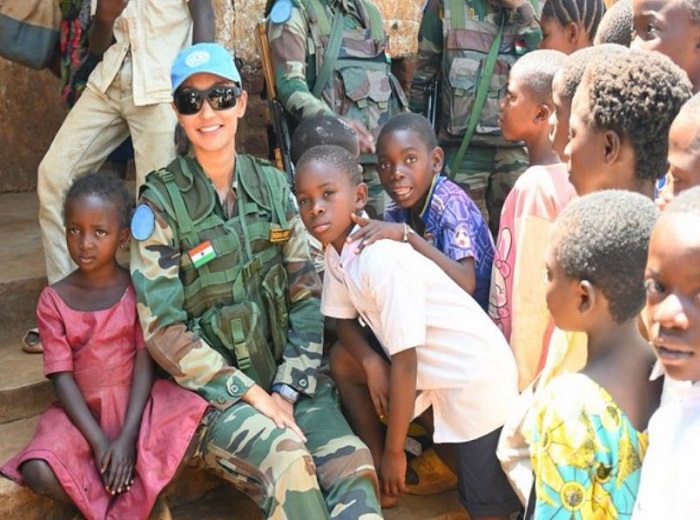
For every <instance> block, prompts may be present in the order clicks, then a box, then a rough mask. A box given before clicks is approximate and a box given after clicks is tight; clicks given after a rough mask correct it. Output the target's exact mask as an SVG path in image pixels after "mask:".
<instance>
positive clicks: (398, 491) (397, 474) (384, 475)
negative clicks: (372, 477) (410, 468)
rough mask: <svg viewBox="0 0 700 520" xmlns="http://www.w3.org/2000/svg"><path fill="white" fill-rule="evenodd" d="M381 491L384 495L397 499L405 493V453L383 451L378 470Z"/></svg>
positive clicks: (401, 451)
mask: <svg viewBox="0 0 700 520" xmlns="http://www.w3.org/2000/svg"><path fill="white" fill-rule="evenodd" d="M379 475H380V478H381V480H382V491H383V492H384V494H385V495H389V496H392V497H399V496H401V495H402V494H403V493H405V492H406V453H405V452H404V451H403V450H400V451H397V452H391V451H384V455H383V456H382V464H381V468H380V469H379Z"/></svg>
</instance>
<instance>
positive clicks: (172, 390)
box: [0, 174, 207, 520]
mask: <svg viewBox="0 0 700 520" xmlns="http://www.w3.org/2000/svg"><path fill="white" fill-rule="evenodd" d="M131 207H132V205H131V202H130V197H129V194H128V192H127V191H126V189H125V187H124V185H123V183H122V182H121V181H120V180H119V179H116V178H112V177H110V176H106V175H101V174H87V175H85V176H83V177H82V178H80V179H79V180H77V181H76V182H75V183H74V184H73V186H72V187H71V188H70V190H69V191H68V193H67V195H66V199H65V203H64V221H65V226H66V240H67V243H68V251H69V253H70V255H71V258H72V259H73V261H74V262H75V263H76V264H77V265H78V268H77V269H76V270H75V271H73V272H72V273H71V274H70V275H68V276H67V277H66V278H64V279H63V280H60V281H59V282H57V283H55V284H54V285H52V286H50V287H47V288H46V289H44V291H43V292H42V294H41V296H40V298H39V304H38V308H37V315H38V321H39V330H40V335H41V338H42V343H43V344H44V373H45V375H46V376H47V377H48V378H49V379H50V380H51V382H52V384H53V387H54V390H55V393H56V396H57V397H58V402H57V403H54V404H52V405H51V406H50V407H49V409H48V410H46V411H45V412H44V413H43V415H42V416H41V418H40V420H39V424H38V426H37V431H36V433H35V434H34V438H33V439H32V441H31V442H30V443H29V445H28V446H27V447H26V448H25V449H24V450H23V451H22V452H20V453H19V454H18V455H16V456H15V457H14V458H13V459H11V460H10V461H9V462H7V463H6V464H5V465H4V466H3V467H2V468H0V471H2V473H4V474H5V475H7V476H9V477H10V478H12V479H14V480H16V481H17V482H19V483H23V484H26V485H27V486H29V487H30V488H31V489H33V490H34V491H36V492H37V493H41V494H44V495H47V496H49V497H51V498H53V499H54V500H58V501H62V502H71V503H73V504H75V505H76V506H77V507H78V509H80V512H81V513H82V514H83V515H85V517H86V518H87V519H88V520H93V519H95V520H103V519H113V520H123V519H130V520H131V519H145V518H147V517H148V516H149V513H150V512H151V509H152V508H153V505H154V503H155V500H156V498H157V496H158V493H159V492H160V491H161V490H162V489H163V487H164V486H165V485H166V484H167V483H168V482H169V481H170V480H171V479H172V477H173V475H174V474H175V471H176V470H177V468H178V466H179V465H180V462H181V461H182V460H183V457H184V456H185V453H186V450H187V448H188V446H189V444H190V441H192V439H193V437H194V434H195V431H196V429H197V425H198V424H199V422H200V419H201V417H202V415H203V413H204V412H205V410H206V408H207V403H206V402H205V401H204V400H203V399H201V398H200V397H199V396H198V395H197V394H195V393H193V392H189V391H187V390H185V389H183V388H181V387H180V386H178V385H176V384H174V383H171V382H169V381H163V380H157V381H155V382H154V381H153V379H154V378H153V364H152V360H151V358H150V356H149V354H148V352H147V351H146V350H145V348H144V342H143V335H142V331H141V327H140V325H139V321H138V316H137V314H136V301H135V296H134V289H133V287H132V285H131V279H130V277H129V272H128V271H127V270H125V269H124V268H122V267H121V266H120V265H119V264H118V263H117V260H116V258H115V255H116V253H117V250H118V249H119V247H126V246H127V242H128V238H129V228H128V226H129V218H130V214H131Z"/></svg>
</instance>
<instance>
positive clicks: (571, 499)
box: [527, 190, 660, 520]
mask: <svg viewBox="0 0 700 520" xmlns="http://www.w3.org/2000/svg"><path fill="white" fill-rule="evenodd" d="M655 220H656V210H655V208H654V204H653V202H652V201H651V200H649V199H648V198H646V197H644V196H642V195H639V194H636V193H632V192H626V191H617V190H608V191H601V192H596V193H593V194H591V195H588V196H585V197H583V198H581V199H578V200H577V201H575V202H573V203H571V204H570V205H569V206H568V207H567V208H566V209H565V210H564V211H563V212H562V213H561V214H560V215H559V218H558V219H557V222H556V224H555V227H554V229H553V231H552V236H551V240H550V245H549V250H548V251H547V254H546V269H547V306H548V307H549V310H550V312H551V313H552V317H553V319H554V322H555V323H556V325H557V327H559V328H561V329H563V330H565V331H580V332H584V333H585V334H586V335H587V337H588V362H587V364H586V366H585V368H583V369H582V370H581V371H580V372H579V373H564V374H562V375H559V376H557V377H555V378H554V379H552V380H551V381H550V382H549V383H547V386H546V387H545V388H544V389H543V391H542V392H541V393H540V394H539V395H538V397H537V398H536V400H535V401H534V402H533V410H532V414H531V417H532V418H533V421H532V430H531V431H529V432H527V434H529V439H528V441H529V443H530V445H531V458H532V467H533V471H534V473H535V486H534V497H532V499H531V500H530V504H528V515H529V516H528V518H536V519H548V520H549V519H557V518H561V519H566V520H574V519H575V520H579V519H580V520H591V519H617V518H630V516H631V514H632V511H633V507H634V503H635V499H636V496H637V489H638V487H639V476H640V468H641V463H642V458H643V457H644V452H645V449H646V446H647V436H646V433H643V432H644V430H645V429H646V426H647V422H648V421H649V418H650V416H651V414H652V413H653V411H654V409H655V408H656V407H657V406H658V402H659V395H660V388H659V385H658V384H657V383H651V382H650V381H649V374H650V372H651V366H652V364H653V353H652V352H651V350H650V348H649V347H648V345H647V343H646V341H645V340H644V339H643V338H642V336H641V334H640V333H639V329H638V327H637V315H638V314H639V312H640V311H641V309H642V306H643V305H644V300H645V293H644V285H643V279H644V266H645V262H646V256H647V248H648V243H649V236H650V233H651V228H652V226H653V224H654V222H655Z"/></svg>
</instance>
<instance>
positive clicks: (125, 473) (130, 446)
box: [100, 435, 136, 495]
mask: <svg viewBox="0 0 700 520" xmlns="http://www.w3.org/2000/svg"><path fill="white" fill-rule="evenodd" d="M135 448H136V446H135V441H134V440H133V439H131V438H129V437H127V436H124V435H120V436H119V437H117V439H116V440H115V441H114V442H113V443H112V444H110V446H109V448H108V449H107V452H106V453H105V455H104V456H103V457H102V461H101V464H100V473H101V474H102V480H103V482H104V484H105V489H107V491H108V492H109V493H112V494H113V495H116V494H118V493H123V492H125V491H128V490H129V489H131V485H132V484H133V483H134V464H135V461H136V456H135V455H136V453H135V452H136V449H135Z"/></svg>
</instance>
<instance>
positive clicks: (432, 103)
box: [424, 74, 440, 134]
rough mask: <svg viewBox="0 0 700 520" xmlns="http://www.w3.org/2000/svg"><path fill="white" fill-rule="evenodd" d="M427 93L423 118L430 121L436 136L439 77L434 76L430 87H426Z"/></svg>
mask: <svg viewBox="0 0 700 520" xmlns="http://www.w3.org/2000/svg"><path fill="white" fill-rule="evenodd" d="M426 92H427V96H426V98H427V103H426V106H425V114H424V115H425V117H426V118H427V119H428V121H430V124H431V125H432V127H433V130H435V133H436V134H437V132H438V104H439V103H438V102H439V100H440V98H439V96H440V75H439V74H438V75H437V76H435V78H434V79H433V80H432V81H431V82H430V85H428V88H427V90H426Z"/></svg>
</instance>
